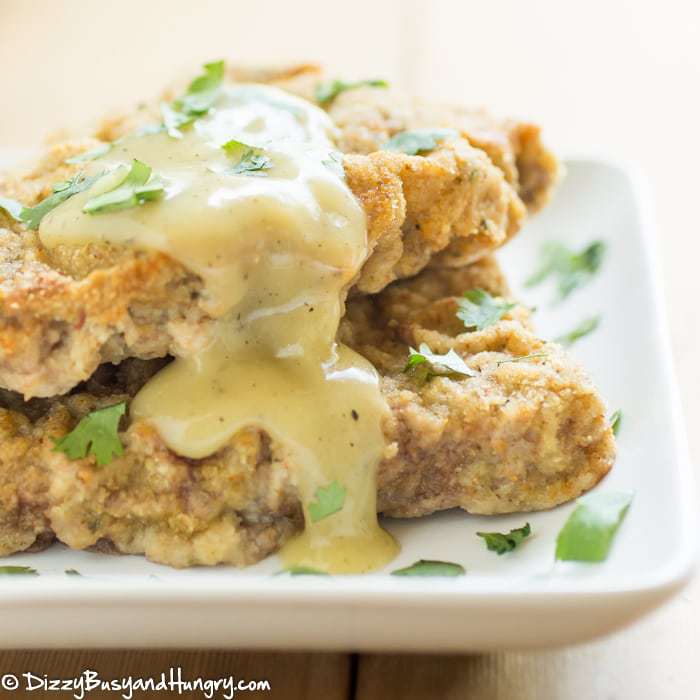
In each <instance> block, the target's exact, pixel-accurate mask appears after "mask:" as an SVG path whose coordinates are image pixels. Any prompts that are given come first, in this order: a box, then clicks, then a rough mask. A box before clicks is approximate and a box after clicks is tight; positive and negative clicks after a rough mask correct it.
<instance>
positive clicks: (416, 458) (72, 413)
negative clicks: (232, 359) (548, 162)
mask: <svg viewBox="0 0 700 700" xmlns="http://www.w3.org/2000/svg"><path fill="white" fill-rule="evenodd" d="M474 287H480V288H483V289H486V290H488V291H490V292H491V293H492V294H495V295H502V296H507V295H508V290H507V288H506V286H505V282H504V280H503V277H502V275H501V273H500V271H499V269H498V267H497V265H496V263H495V262H494V261H493V260H492V259H490V258H489V259H485V260H483V261H481V262H480V263H477V264H475V265H472V266H470V267H468V268H464V269H460V270H450V269H443V270H428V271H426V272H423V273H421V274H420V275H419V276H418V277H416V278H414V279H412V280H408V281H403V282H397V283H394V284H393V285H391V286H390V287H389V288H387V289H386V290H385V291H384V292H382V293H381V294H379V295H377V296H373V297H361V298H356V299H353V300H351V301H350V302H349V303H348V309H347V314H346V317H345V318H344V320H343V324H342V328H341V338H342V339H343V340H344V341H345V342H347V343H349V344H350V345H351V346H352V347H354V348H355V349H357V350H358V351H359V352H361V353H362V354H364V355H365V356H366V357H367V358H368V359H370V360H371V361H372V362H373V363H374V365H375V366H376V367H377V369H378V370H379V372H380V375H381V387H382V392H383V395H384V396H385V398H386V400H387V403H388V404H389V407H390V409H391V411H390V414H389V417H388V419H387V420H386V422H385V424H384V426H383V429H384V432H385V435H386V438H387V448H386V452H385V456H384V459H383V461H382V462H381V464H380V466H379V472H378V507H379V510H380V511H382V512H384V513H386V514H388V515H393V516H400V517H405V516H416V515H422V514H426V513H431V512H433V511H436V510H441V509H444V508H452V507H456V506H458V507H461V508H463V509H464V510H466V511H468V512H471V513H482V514H489V513H509V512H518V511H529V510H538V509H543V508H550V507H553V506H555V505H557V504H559V503H562V502H565V501H568V500H570V499H572V498H575V497H577V496H578V495H580V494H581V493H582V492H583V491H585V490H587V489H589V488H591V487H592V486H594V485H595V484H596V483H597V482H598V481H599V480H600V479H601V478H602V477H603V476H604V475H605V474H606V473H607V471H608V470H609V469H610V467H611V465H612V462H613V459H614V440H613V437H612V433H611V430H610V428H609V426H608V424H607V420H606V418H605V408H604V406H603V403H602V401H601V399H600V397H599V396H598V395H597V393H596V392H595V390H594V388H593V387H592V385H591V382H590V380H589V379H588V378H587V376H586V375H585V374H584V373H583V371H582V370H581V369H580V368H579V367H578V366H577V365H576V364H575V363H574V362H573V361H572V360H571V359H570V358H568V357H567V356H566V355H565V354H564V352H563V351H562V349H561V348H560V347H559V346H557V345H555V344H553V343H547V342H545V341H543V340H540V339H539V338H538V337H537V336H536V335H535V334H534V333H533V332H532V331H531V330H530V329H529V320H528V311H527V309H526V308H524V307H522V306H520V307H516V308H515V309H513V310H512V311H511V312H510V314H508V315H507V316H506V317H505V318H504V319H503V320H501V321H499V322H497V323H496V324H495V325H493V326H491V327H490V328H487V329H485V330H483V331H477V332H464V329H463V327H460V323H459V322H458V321H456V318H455V315H454V312H455V308H456V303H457V297H458V296H459V295H460V294H461V293H462V292H463V291H465V290H466V289H470V288H474ZM421 342H426V343H428V344H429V345H430V347H431V349H432V350H433V351H435V352H446V351H447V350H448V349H450V348H454V349H455V350H456V352H458V353H459V354H460V355H461V356H462V357H463V358H464V359H465V360H466V361H467V363H468V364H469V365H470V366H471V367H472V368H473V369H475V370H476V371H477V376H476V377H472V378H465V377H462V378H460V377H456V376H451V377H437V378H434V379H432V380H430V381H429V382H427V383H426V382H424V381H421V379H420V377H418V376H414V375H412V374H406V373H404V372H403V368H404V365H405V362H406V358H407V354H408V346H409V345H412V346H414V347H416V346H417V345H418V344H419V343H421ZM531 354H538V355H539V354H543V356H538V357H535V358H531V359H524V358H525V356H526V355H531ZM519 358H520V359H519ZM162 364H163V360H161V361H150V362H142V361H137V360H128V361H126V362H124V363H122V364H121V365H120V366H119V367H113V366H109V365H104V366H102V367H101V368H100V369H99V370H98V372H97V373H95V375H93V377H92V378H91V379H90V381H89V382H87V383H86V384H85V385H82V386H81V387H79V388H78V389H77V390H76V393H74V394H72V395H70V396H67V397H62V398H56V399H35V400H33V401H30V402H25V401H22V399H21V397H19V396H18V395H16V394H10V393H9V392H5V395H4V396H3V397H2V401H1V405H2V406H4V408H2V409H0V440H1V443H0V444H2V445H3V448H2V449H1V450H0V475H1V476H0V478H1V479H2V487H0V554H9V553H11V552H13V551H20V550H22V549H24V548H26V547H29V546H32V545H33V544H36V546H38V545H40V544H42V543H44V542H46V541H48V540H49V538H50V537H51V536H52V533H54V534H55V536H56V537H57V538H58V539H59V540H61V541H62V542H65V543H66V544H67V545H68V546H70V547H74V548H78V549H82V548H88V547H98V548H100V549H105V548H107V549H110V550H114V551H118V552H125V553H144V554H145V555H146V556H147V557H148V558H149V559H151V560H153V561H157V562H162V563H165V564H169V565H172V566H176V567H184V566H191V565H198V564H204V565H213V564H218V563H229V564H234V565H237V566H242V565H246V564H250V563H252V562H255V561H258V560H260V559H261V558H263V557H265V556H266V555H267V554H269V553H271V552H274V551H276V550H277V549H278V548H279V546H281V544H282V543H283V542H284V541H285V540H286V539H287V538H288V537H289V536H290V535H291V534H292V533H293V532H295V531H297V530H298V529H299V528H300V527H301V509H300V504H299V502H298V497H297V494H296V491H295V489H294V486H293V479H292V473H293V469H294V465H293V464H290V463H288V462H287V461H285V459H284V458H283V456H282V451H281V450H280V449H278V446H277V445H276V444H275V443H274V442H272V441H271V440H270V439H269V438H268V436H267V435H265V434H264V433H263V432H261V431H260V430H258V429H256V428H254V427H251V428H247V429H245V430H242V431H240V432H239V433H238V434H236V435H235V436H234V437H233V438H232V440H231V441H230V443H229V444H228V445H227V446H226V447H225V448H224V449H222V450H221V451H219V452H217V453H216V454H214V455H212V456H210V457H207V458H205V459H202V460H191V459H184V458H182V457H179V456H177V455H175V454H174V453H172V452H170V451H169V450H168V449H167V448H166V447H165V446H164V445H163V443H162V442H161V440H160V438H159V436H158V435H157V433H156V432H155V431H154V430H153V429H152V428H151V427H150V426H149V425H148V424H147V423H144V422H132V423H131V424H129V422H128V419H124V424H123V429H122V432H121V438H122V441H123V443H124V445H125V448H126V449H125V453H124V455H123V456H122V457H120V458H118V459H115V460H114V461H113V462H112V463H110V464H109V465H107V466H105V467H97V466H96V465H95V463H94V461H93V459H92V458H91V457H88V458H85V459H79V460H75V461H70V460H68V459H67V458H66V456H65V455H64V454H62V453H58V452H55V451H53V441H52V438H57V437H60V436H62V435H64V434H65V433H66V432H68V431H69V430H71V429H72V428H73V427H74V426H75V424H76V423H77V421H78V420H79V418H80V417H81V416H83V415H85V414H86V413H87V412H88V411H90V410H92V409H93V408H95V407H100V406H106V405H111V404H114V403H116V402H118V401H121V400H125V399H128V398H129V397H130V396H132V395H133V394H134V393H135V391H137V390H138V388H139V387H140V386H141V385H142V384H143V383H144V382H145V381H146V380H147V379H148V378H149V377H150V376H151V375H152V373H153V372H154V371H157V369H158V368H159V367H160V366H162Z"/></svg>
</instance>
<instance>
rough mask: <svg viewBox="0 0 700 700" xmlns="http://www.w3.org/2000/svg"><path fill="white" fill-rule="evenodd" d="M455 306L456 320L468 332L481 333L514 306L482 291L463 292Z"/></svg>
mask: <svg viewBox="0 0 700 700" xmlns="http://www.w3.org/2000/svg"><path fill="white" fill-rule="evenodd" d="M457 306H459V309H458V310H457V318H458V319H460V321H462V322H463V323H464V327H465V328H466V329H467V330H468V331H483V330H484V328H488V327H489V326H492V325H493V324H494V323H496V321H500V320H501V319H502V318H503V316H505V315H506V314H507V313H508V312H509V311H510V310H511V309H513V308H515V304H512V303H510V302H507V301H504V300H503V299H501V298H500V297H492V296H491V295H490V294H489V293H488V292H485V291H484V290H483V289H470V290H469V291H468V292H464V298H463V299H460V300H459V301H458V302H457Z"/></svg>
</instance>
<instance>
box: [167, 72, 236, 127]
mask: <svg viewBox="0 0 700 700" xmlns="http://www.w3.org/2000/svg"><path fill="white" fill-rule="evenodd" d="M224 73H225V65H224V61H214V62H213V63H205V64H204V73H203V74H202V75H200V76H198V77H196V78H195V79H194V80H193V81H192V82H191V83H190V86H189V87H188V88H187V92H186V93H185V94H184V95H183V96H182V97H179V98H178V99H177V100H175V102H174V106H175V108H176V109H177V110H178V111H180V112H183V113H184V114H189V115H197V116H201V115H202V114H206V113H207V112H208V111H209V110H210V109H211V108H212V107H213V106H214V103H215V102H216V100H217V98H218V97H219V90H220V88H221V85H222V83H223V82H224Z"/></svg>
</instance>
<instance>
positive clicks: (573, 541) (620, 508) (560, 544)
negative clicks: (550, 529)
mask: <svg viewBox="0 0 700 700" xmlns="http://www.w3.org/2000/svg"><path fill="white" fill-rule="evenodd" d="M632 498H633V494H631V493H627V492H621V491H620V492H610V493H599V494H591V495H589V496H585V497H584V498H580V499H579V500H578V506H577V507H576V510H575V511H574V512H573V513H572V514H571V515H570V516H569V519H568V520H567V521H566V523H565V524H564V527H563V528H562V529H561V530H560V531H559V535H558V536H557V549H556V558H557V559H559V560H561V561H588V562H600V561H605V559H606V558H607V556H608V552H609V551H610V547H611V545H612V541H613V538H614V537H615V533H616V532H617V529H618V528H619V527H620V524H621V523H622V521H623V519H624V517H625V515H626V514H627V510H628V509H629V507H630V503H632Z"/></svg>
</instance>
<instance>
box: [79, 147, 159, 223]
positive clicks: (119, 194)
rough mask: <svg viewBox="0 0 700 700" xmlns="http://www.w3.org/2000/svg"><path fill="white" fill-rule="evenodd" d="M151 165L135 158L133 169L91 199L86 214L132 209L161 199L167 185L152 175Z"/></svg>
mask: <svg viewBox="0 0 700 700" xmlns="http://www.w3.org/2000/svg"><path fill="white" fill-rule="evenodd" d="M151 173H152V171H151V168H150V166H148V165H146V164H145V163H142V162H141V161H140V160H136V159H134V160H133V161H132V162H131V169H130V170H129V171H128V172H127V173H126V174H125V175H124V177H123V178H122V179H121V180H120V181H119V183H118V184H116V185H115V186H114V187H113V188H112V189H111V190H109V192H105V193H103V194H100V195H97V197H93V198H92V199H89V200H88V201H87V202H86V204H85V206H84V207H83V211H84V212H85V213H86V214H109V213H110V212H114V211H121V210H122V209H131V208H132V207H137V206H138V205H139V204H144V203H145V202H152V201H153V200H156V199H160V198H161V197H162V196H163V195H164V194H165V187H164V185H163V182H162V181H161V179H160V178H159V177H151Z"/></svg>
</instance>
